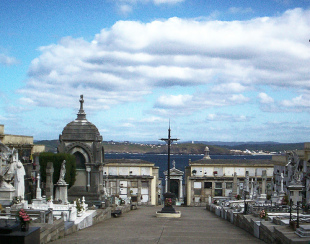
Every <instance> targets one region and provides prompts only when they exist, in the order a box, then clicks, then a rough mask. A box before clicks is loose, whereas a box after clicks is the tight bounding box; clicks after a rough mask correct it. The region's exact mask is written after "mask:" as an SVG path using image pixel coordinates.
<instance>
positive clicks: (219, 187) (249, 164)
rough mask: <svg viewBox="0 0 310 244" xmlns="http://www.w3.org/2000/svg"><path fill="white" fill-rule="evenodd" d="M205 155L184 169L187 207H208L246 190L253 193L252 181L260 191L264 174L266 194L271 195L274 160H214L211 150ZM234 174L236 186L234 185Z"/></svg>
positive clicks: (241, 193)
mask: <svg viewBox="0 0 310 244" xmlns="http://www.w3.org/2000/svg"><path fill="white" fill-rule="evenodd" d="M205 153H206V155H205V156H204V157H203V159H201V160H197V161H193V162H191V161H190V162H189V166H187V167H186V169H185V178H186V186H185V188H186V204H187V206H196V205H205V204H206V203H207V202H208V201H209V199H223V198H230V197H233V195H235V194H236V195H240V196H242V195H243V192H244V191H247V192H248V193H249V192H251V191H252V189H251V188H253V183H252V184H251V183H250V182H251V180H252V182H254V180H255V181H257V184H258V187H257V190H258V191H260V189H261V187H260V186H259V185H261V183H262V175H263V171H266V175H267V187H266V192H265V193H263V194H268V195H270V194H271V192H272V187H271V182H272V177H273V167H274V165H273V163H272V162H271V160H248V159H211V158H210V157H209V155H208V153H209V151H208V150H205ZM235 173H236V175H237V185H234V183H233V182H234V174H235ZM247 175H248V177H247ZM247 178H248V179H247ZM246 180H248V183H247V184H245V181H246ZM246 188H248V189H246ZM252 192H254V190H253V191H252ZM257 193H258V194H259V193H262V192H257Z"/></svg>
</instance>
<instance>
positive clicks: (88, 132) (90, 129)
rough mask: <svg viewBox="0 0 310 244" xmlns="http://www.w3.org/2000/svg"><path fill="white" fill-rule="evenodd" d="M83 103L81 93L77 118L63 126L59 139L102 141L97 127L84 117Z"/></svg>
mask: <svg viewBox="0 0 310 244" xmlns="http://www.w3.org/2000/svg"><path fill="white" fill-rule="evenodd" d="M83 103H84V100H83V95H81V98H80V110H79V112H78V114H77V118H76V119H75V120H74V121H72V122H70V123H68V124H67V125H66V126H65V128H64V129H63V131H62V135H61V140H65V141H102V137H101V135H100V133H99V130H98V128H97V127H96V126H95V125H94V124H92V123H91V122H89V121H88V120H87V119H86V113H85V112H84V109H83Z"/></svg>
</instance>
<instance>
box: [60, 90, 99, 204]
mask: <svg viewBox="0 0 310 244" xmlns="http://www.w3.org/2000/svg"><path fill="white" fill-rule="evenodd" d="M83 104H84V99H83V95H81V96H80V110H79V112H78V114H77V118H76V119H75V120H74V121H72V122H70V123H69V124H67V125H66V126H65V128H64V129H63V131H62V134H61V135H60V136H59V142H60V145H59V146H58V152H59V153H70V154H72V155H74V156H75V158H76V168H77V176H76V182H75V184H74V185H73V186H72V187H71V188H70V189H69V191H68V195H69V196H68V197H69V199H68V200H69V201H72V200H74V199H76V198H77V197H82V196H85V198H86V200H87V201H92V200H98V199H100V194H102V193H103V161H104V148H103V144H102V136H101V135H100V133H99V130H98V129H97V127H96V126H95V125H94V124H92V123H91V122H89V121H88V120H87V119H86V113H85V112H84V109H83Z"/></svg>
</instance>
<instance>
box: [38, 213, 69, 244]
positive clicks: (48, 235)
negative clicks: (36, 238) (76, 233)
mask: <svg viewBox="0 0 310 244" xmlns="http://www.w3.org/2000/svg"><path fill="white" fill-rule="evenodd" d="M35 226H37V227H41V229H40V244H45V243H48V242H50V241H54V240H57V239H59V238H63V237H64V236H65V222H64V219H63V218H61V219H58V220H55V221H54V223H53V224H39V223H37V224H35Z"/></svg>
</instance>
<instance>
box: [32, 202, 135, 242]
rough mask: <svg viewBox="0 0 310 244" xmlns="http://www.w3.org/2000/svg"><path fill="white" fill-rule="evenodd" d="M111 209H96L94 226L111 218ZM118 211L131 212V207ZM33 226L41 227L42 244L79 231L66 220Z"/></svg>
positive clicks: (34, 224)
mask: <svg viewBox="0 0 310 244" xmlns="http://www.w3.org/2000/svg"><path fill="white" fill-rule="evenodd" d="M112 209H113V208H111V207H108V208H106V209H96V212H95V213H94V214H92V225H95V224H98V223H100V222H102V221H104V220H107V219H110V218H111V212H112ZM117 209H119V210H121V211H122V213H126V212H129V211H130V209H131V208H130V205H122V206H118V207H117ZM31 226H35V227H40V228H41V229H40V244H46V243H48V242H50V241H54V240H57V239H60V238H64V237H65V236H66V235H70V234H72V233H74V232H77V231H78V230H79V227H78V224H74V222H65V221H64V218H60V219H58V220H54V223H53V224H45V223H32V224H31ZM65 226H67V227H65Z"/></svg>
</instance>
